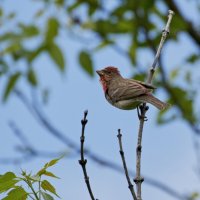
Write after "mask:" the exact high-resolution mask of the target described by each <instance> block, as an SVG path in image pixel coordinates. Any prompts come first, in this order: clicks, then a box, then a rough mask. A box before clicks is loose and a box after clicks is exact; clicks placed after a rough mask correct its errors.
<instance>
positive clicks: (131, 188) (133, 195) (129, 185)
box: [117, 129, 137, 200]
mask: <svg viewBox="0 0 200 200" xmlns="http://www.w3.org/2000/svg"><path fill="white" fill-rule="evenodd" d="M117 137H118V140H119V148H120V150H119V153H120V155H121V158H122V163H123V167H124V172H125V175H126V180H127V182H128V188H129V189H130V192H131V194H132V197H133V199H134V200H137V197H136V194H135V191H134V187H133V184H132V183H131V180H130V177H129V173H128V169H127V166H126V160H125V156H124V151H123V146H122V134H121V130H120V129H118V135H117Z"/></svg>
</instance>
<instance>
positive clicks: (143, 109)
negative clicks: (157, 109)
mask: <svg viewBox="0 0 200 200" xmlns="http://www.w3.org/2000/svg"><path fill="white" fill-rule="evenodd" d="M148 109H149V106H147V105H146V104H141V105H139V106H137V115H138V119H139V120H142V119H143V120H144V121H147V120H148V119H147V117H146V115H145V114H146V112H147V110H148Z"/></svg>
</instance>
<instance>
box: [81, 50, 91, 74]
mask: <svg viewBox="0 0 200 200" xmlns="http://www.w3.org/2000/svg"><path fill="white" fill-rule="evenodd" d="M79 63H80V65H81V67H82V68H83V69H84V71H86V72H87V73H88V74H89V75H90V76H94V70H93V63H92V59H91V57H90V54H89V53H87V52H86V51H81V52H80V54H79Z"/></svg>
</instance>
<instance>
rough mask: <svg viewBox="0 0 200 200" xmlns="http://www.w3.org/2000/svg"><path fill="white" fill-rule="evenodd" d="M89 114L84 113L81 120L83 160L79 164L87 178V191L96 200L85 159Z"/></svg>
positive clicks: (81, 151) (81, 152)
mask: <svg viewBox="0 0 200 200" xmlns="http://www.w3.org/2000/svg"><path fill="white" fill-rule="evenodd" d="M87 114H88V111H87V110H86V111H85V112H84V118H83V119H82V120H81V124H82V132H81V137H80V142H81V150H80V154H81V159H80V160H79V164H80V165H81V167H82V170H83V174H84V178H85V183H86V185H87V189H88V192H89V194H90V197H91V199H92V200H95V198H94V195H93V192H92V188H91V186H90V181H89V176H88V174H87V170H86V164H87V160H86V159H85V157H84V141H85V126H86V124H87V122H88V120H87V119H86V117H87ZM96 200H98V199H96Z"/></svg>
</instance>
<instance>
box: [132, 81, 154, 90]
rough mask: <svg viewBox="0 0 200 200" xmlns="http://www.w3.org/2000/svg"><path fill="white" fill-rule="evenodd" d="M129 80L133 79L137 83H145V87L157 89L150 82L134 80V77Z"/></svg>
mask: <svg viewBox="0 0 200 200" xmlns="http://www.w3.org/2000/svg"><path fill="white" fill-rule="evenodd" d="M128 80H131V81H134V82H137V83H139V84H141V85H143V86H144V87H145V88H148V89H152V90H154V89H156V87H155V86H153V85H151V84H148V83H144V82H142V81H138V80H133V79H128Z"/></svg>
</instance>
